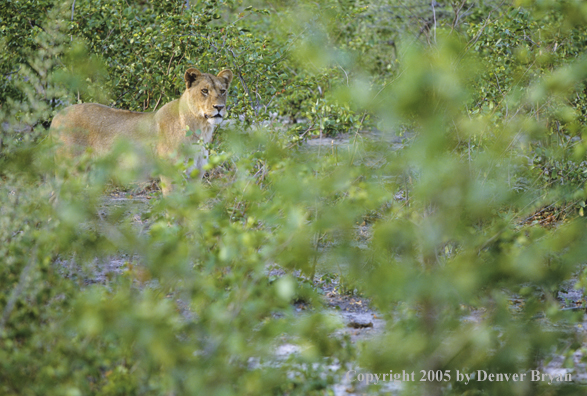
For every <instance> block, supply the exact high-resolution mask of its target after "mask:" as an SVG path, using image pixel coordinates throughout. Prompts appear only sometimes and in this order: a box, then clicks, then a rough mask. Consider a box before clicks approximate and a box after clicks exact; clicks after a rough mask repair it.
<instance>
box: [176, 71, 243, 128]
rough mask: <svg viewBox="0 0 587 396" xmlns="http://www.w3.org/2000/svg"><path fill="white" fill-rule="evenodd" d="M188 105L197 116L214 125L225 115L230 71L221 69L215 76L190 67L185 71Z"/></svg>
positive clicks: (230, 77) (230, 79)
mask: <svg viewBox="0 0 587 396" xmlns="http://www.w3.org/2000/svg"><path fill="white" fill-rule="evenodd" d="M184 78H185V85H186V91H187V92H186V94H187V99H188V105H189V108H190V111H192V112H193V113H194V114H195V115H196V116H197V117H200V118H205V119H206V120H207V121H208V123H209V124H211V125H216V124H219V123H221V122H222V120H223V119H224V117H225V116H226V97H227V95H228V88H229V86H230V82H231V81H232V72H231V71H230V70H222V71H221V72H220V73H218V75H217V76H214V75H212V74H208V73H202V72H200V71H199V70H198V69H194V68H190V69H188V70H187V71H186V72H185V76H184Z"/></svg>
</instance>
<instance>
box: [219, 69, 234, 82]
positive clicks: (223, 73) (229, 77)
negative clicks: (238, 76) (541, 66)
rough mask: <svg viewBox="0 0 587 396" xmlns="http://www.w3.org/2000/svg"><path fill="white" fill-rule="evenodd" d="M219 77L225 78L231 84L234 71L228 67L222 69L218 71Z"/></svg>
mask: <svg viewBox="0 0 587 396" xmlns="http://www.w3.org/2000/svg"><path fill="white" fill-rule="evenodd" d="M218 78H221V79H223V80H224V81H226V85H229V84H230V82H231V81H232V72H231V71H230V70H228V69H226V70H222V71H221V72H220V73H218Z"/></svg>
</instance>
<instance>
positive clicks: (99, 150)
mask: <svg viewBox="0 0 587 396" xmlns="http://www.w3.org/2000/svg"><path fill="white" fill-rule="evenodd" d="M184 79H185V84H186V90H185V91H184V93H183V94H182V95H181V97H180V98H179V99H177V100H174V101H172V102H169V103H167V104H166V105H165V106H163V107H161V108H160V109H159V110H157V111H156V112H153V113H140V112H136V111H128V110H118V109H113V108H111V107H107V106H104V105H101V104H96V103H83V104H76V105H72V106H69V107H66V108H65V109H63V110H61V111H60V112H59V113H57V114H56V115H55V117H54V118H53V121H52V122H51V128H52V129H55V130H57V131H58V133H59V139H60V140H61V141H62V142H63V143H64V149H65V151H68V152H69V154H76V152H79V151H80V150H81V151H83V150H85V149H86V148H87V147H91V148H92V149H93V152H94V153H95V154H97V155H100V154H105V153H106V152H108V151H109V150H110V148H111V147H112V144H113V142H114V141H115V140H116V138H117V137H125V138H128V139H130V140H134V141H143V142H144V141H147V142H149V141H152V142H153V143H154V147H155V150H156V153H157V155H159V156H162V157H165V156H168V155H169V154H171V153H173V152H174V151H176V150H177V149H178V148H179V146H180V145H181V144H182V143H188V142H198V141H199V140H200V139H201V142H202V144H206V143H209V142H210V141H211V140H212V134H213V132H214V128H215V126H216V125H217V124H219V123H221V122H222V120H223V118H224V116H225V115H226V96H227V92H228V87H229V85H230V82H231V81H232V72H231V71H230V70H223V71H221V72H220V73H218V75H217V76H214V75H212V74H208V73H202V72H200V71H199V70H197V69H194V68H190V69H188V70H187V71H186V72H185V75H184ZM188 131H191V132H188ZM207 162H208V152H207V151H206V150H205V149H204V148H203V147H202V149H201V151H200V154H199V155H198V157H197V158H195V159H194V168H197V169H199V170H200V176H201V175H202V173H203V172H202V167H203V166H204V165H205V164H206V163H207ZM192 170H193V168H192ZM161 179H162V180H161V181H162V182H163V183H162V184H163V186H162V191H163V193H164V194H166V193H167V192H169V190H170V188H171V183H169V181H167V180H166V179H165V178H161Z"/></svg>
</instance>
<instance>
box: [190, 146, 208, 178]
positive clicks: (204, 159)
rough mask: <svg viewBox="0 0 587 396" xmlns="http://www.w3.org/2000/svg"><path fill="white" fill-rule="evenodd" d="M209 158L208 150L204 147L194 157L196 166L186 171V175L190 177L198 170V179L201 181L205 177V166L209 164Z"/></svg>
mask: <svg viewBox="0 0 587 396" xmlns="http://www.w3.org/2000/svg"><path fill="white" fill-rule="evenodd" d="M208 156H209V153H208V150H207V149H206V148H205V147H202V148H201V149H200V150H199V153H197V154H196V155H195V157H194V164H193V165H192V166H190V167H189V168H188V169H186V174H187V175H188V177H190V176H191V175H192V172H194V171H195V170H196V169H197V170H198V171H199V172H198V176H196V177H198V178H200V179H201V178H202V177H203V176H204V172H205V171H204V166H205V165H206V164H207V163H208Z"/></svg>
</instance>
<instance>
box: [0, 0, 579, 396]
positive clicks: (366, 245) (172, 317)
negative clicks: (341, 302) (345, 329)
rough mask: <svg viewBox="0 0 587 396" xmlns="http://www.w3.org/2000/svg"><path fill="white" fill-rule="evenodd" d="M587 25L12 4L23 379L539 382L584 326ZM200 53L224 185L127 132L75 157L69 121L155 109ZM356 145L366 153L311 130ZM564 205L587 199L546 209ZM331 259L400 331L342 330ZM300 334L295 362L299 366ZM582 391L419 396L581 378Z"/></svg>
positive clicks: (354, 12)
mask: <svg viewBox="0 0 587 396" xmlns="http://www.w3.org/2000/svg"><path fill="white" fill-rule="evenodd" d="M586 22H587V10H586V8H585V6H584V4H583V3H582V2H579V1H572V0H566V1H562V2H561V1H540V2H536V3H535V2H531V1H520V2H516V3H510V2H502V1H499V2H498V1H481V0H479V1H472V2H464V1H446V2H420V1H392V0H385V1H372V0H364V1H359V2H351V1H345V0H321V1H317V2H316V1H302V2H298V3H295V4H291V3H290V2H285V1H278V2H265V1H260V0H259V1H255V2H251V3H250V4H244V3H243V2H240V1H236V0H225V1H221V0H218V1H197V2H196V1H192V2H186V1H171V0H170V1H165V2H163V1H160V2H149V1H136V2H128V1H119V0H108V1H106V0H99V1H85V0H82V1H80V0H78V1H75V2H61V1H56V0H47V1H44V0H43V1H37V0H35V1H33V0H5V1H4V2H3V3H2V4H0V32H2V34H1V36H0V49H1V51H0V73H1V74H2V77H3V78H2V80H0V257H2V265H1V266H0V288H1V290H3V292H2V293H0V366H1V368H2V369H1V370H0V393H1V394H3V395H171V394H174V395H183V394H203V395H265V394H267V395H275V394H287V395H321V394H331V392H332V388H331V385H332V384H334V383H335V382H340V381H341V378H342V376H344V373H345V371H346V370H347V369H348V367H355V366H356V367H360V368H361V369H363V370H366V371H367V372H373V373H388V372H389V370H394V372H401V370H406V371H409V372H411V371H415V372H417V373H419V371H420V370H434V371H436V370H443V371H444V370H450V371H451V373H453V375H454V373H456V370H460V371H461V372H462V371H467V372H468V373H471V372H474V371H475V370H486V371H487V372H493V373H519V372H524V371H526V370H530V369H536V368H537V367H539V366H540V364H542V363H543V362H544V361H545V359H546V360H548V359H550V358H551V357H552V356H555V355H556V356H563V357H565V358H566V361H565V367H567V368H569V369H573V365H574V363H573V360H572V356H573V353H574V352H575V351H576V350H578V349H580V347H581V345H582V337H583V335H582V334H581V333H579V332H576V331H575V330H574V328H573V325H575V324H578V323H581V322H582V319H583V317H582V314H581V313H580V312H574V311H563V310H560V302H559V301H558V300H557V298H556V297H557V291H558V290H559V289H560V287H561V284H562V283H563V282H565V281H567V280H569V279H572V278H573V279H575V280H577V285H579V286H584V285H585V284H586V283H587V278H585V276H584V275H580V276H579V275H578V274H579V273H580V270H581V268H582V267H581V266H582V264H584V258H585V257H587V240H586V239H587V234H586V233H585V220H584V217H583V207H584V206H585V199H586V198H587V196H586V195H587V190H586V189H585V175H586V169H585V162H584V156H585V153H586V151H587V146H586V144H585V141H584V139H583V133H584V128H585V114H586V112H585V109H586V106H587V102H586V96H585V95H586V93H585V85H584V80H585V77H586V73H587V63H586V62H587V60H586V58H585V57H584V50H585V38H586V32H585V28H584V26H586ZM190 65H195V66H196V67H198V68H199V69H201V70H203V71H211V72H217V71H218V70H221V69H224V68H231V69H232V70H233V71H234V72H235V77H236V78H235V82H234V83H233V87H231V92H230V95H229V105H230V109H229V111H230V116H231V117H232V118H233V119H239V117H241V121H239V122H236V123H235V124H233V125H232V126H231V127H230V128H223V129H222V130H220V131H219V132H218V133H217V137H216V139H215V142H214V144H213V146H212V147H211V158H210V166H209V169H208V170H209V177H208V178H206V179H205V181H204V182H200V181H194V180H184V179H183V178H182V177H181V170H182V169H183V168H185V164H183V163H181V162H179V163H177V164H169V163H162V162H160V161H159V160H158V159H156V158H152V157H151V156H149V155H148V154H147V153H145V152H143V151H141V150H140V149H139V148H137V147H133V146H132V145H129V144H125V143H124V142H121V143H120V144H119V145H117V146H116V147H115V148H114V149H113V152H112V153H111V154H110V155H108V156H106V157H104V158H100V159H92V158H90V156H89V155H84V156H82V157H81V158H76V159H74V160H68V159H63V158H58V157H55V150H54V149H55V147H54V143H53V142H52V139H51V136H50V135H49V133H48V131H47V127H48V125H49V123H50V120H51V118H52V116H53V115H54V114H55V112H56V111H58V110H59V109H61V108H62V107H64V106H66V105H68V104H72V103H76V102H78V101H81V102H88V101H96V102H101V103H105V104H108V105H114V106H116V107H121V108H127V109H131V110H139V111H153V110H155V109H157V108H159V107H160V106H161V105H163V104H164V103H166V102H168V101H169V100H172V99H175V98H176V97H178V96H179V95H180V93H181V91H182V89H183V85H184V84H183V82H182V81H183V80H182V75H183V71H184V70H185V69H186V68H187V67H188V66H190ZM275 117H278V119H277V121H275V120H274V121H275V122H274V123H272V124H271V123H265V124H261V123H262V122H264V121H267V120H270V119H272V118H275ZM279 117H280V118H279ZM286 121H292V123H285V122H286ZM366 131H371V133H365V132H366ZM337 134H344V135H343V136H346V137H348V138H349V142H348V144H347V145H334V144H331V145H326V146H320V147H318V148H317V147H314V146H309V145H305V144H304V143H303V142H304V141H305V140H306V139H307V138H308V137H310V136H311V135H337ZM402 139H403V140H402ZM390 141H393V142H399V141H401V142H402V143H401V144H398V143H396V144H395V145H394V144H391V143H390ZM161 173H163V174H167V175H168V176H170V177H174V178H176V180H177V182H178V188H177V189H176V191H175V192H174V193H173V194H171V195H170V196H168V197H165V198H163V197H159V196H155V199H150V200H142V201H139V202H136V201H132V200H127V201H125V202H127V204H126V205H118V204H116V201H114V200H113V199H112V198H111V197H108V195H107V194H105V191H111V190H112V185H113V184H114V185H117V186H128V185H129V184H131V183H133V182H136V181H144V180H146V179H149V176H151V177H152V176H153V175H158V174H161ZM113 202H114V204H113ZM547 204H548V205H552V206H554V207H557V206H563V205H565V206H566V207H570V208H571V211H572V212H571V215H570V216H568V217H567V220H565V221H564V222H560V223H558V224H556V226H555V227H551V228H546V227H542V226H540V225H537V224H530V223H529V222H527V221H524V219H527V218H528V217H529V216H530V215H531V214H532V213H533V211H535V210H536V209H539V208H541V207H542V206H544V205H547ZM362 223H364V227H366V228H367V229H368V231H367V234H368V236H367V237H362V236H361V235H359V234H360V233H359V231H360V229H358V227H357V225H358V224H362ZM115 262H117V263H120V262H122V263H123V264H122V265H119V267H120V271H119V273H116V272H114V273H110V274H109V275H107V276H101V275H98V274H97V273H101V272H103V271H104V268H108V267H109V266H112V263H115ZM275 265H277V266H279V267H281V268H283V269H285V270H286V271H285V272H286V275H284V276H281V277H275V276H270V275H268V272H269V269H270V268H273V266H275ZM317 266H318V267H317ZM295 270H301V275H299V276H298V275H297V272H295ZM316 271H317V272H318V273H324V272H330V273H332V272H337V273H338V276H339V278H340V281H341V283H342V286H341V288H343V289H345V290H358V291H360V292H362V293H364V294H365V295H366V296H368V297H369V298H370V299H371V302H372V304H373V307H374V308H375V309H377V311H378V312H379V313H380V314H381V315H383V317H384V318H385V319H386V321H387V325H386V329H385V332H384V333H383V334H381V335H379V336H376V337H373V338H371V339H369V340H364V341H362V342H360V343H359V344H351V343H350V342H349V340H348V338H345V337H343V336H339V335H336V334H338V333H337V330H339V329H340V327H341V326H342V325H343V323H342V321H341V319H340V318H339V317H338V316H336V315H332V314H331V313H328V312H327V311H325V310H323V309H322V296H321V295H320V290H319V289H317V288H315V287H314V285H313V282H308V277H311V276H313V275H314V274H315V272H316ZM516 300H519V301H522V303H517V304H514V303H513V301H516ZM293 301H305V302H307V303H309V304H310V305H311V308H312V309H310V310H308V311H306V312H303V313H298V312H297V311H296V309H295V308H294V306H292V302H293ZM543 315H544V316H546V318H547V320H539V318H540V317H541V316H543ZM286 344H293V345H296V346H297V347H298V349H297V350H298V352H297V353H294V354H291V355H289V356H288V357H286V358H283V357H279V356H276V350H277V349H278V348H279V347H280V346H283V345H286ZM573 373H575V372H573ZM567 385H568V386H548V385H546V384H544V383H532V382H529V381H528V382H523V383H511V382H471V383H469V384H467V385H465V384H464V383H462V382H456V381H452V382H428V383H416V384H407V385H406V386H405V387H404V388H403V391H404V392H405V393H406V394H412V393H413V394H428V395H439V394H455V395H456V394H468V395H472V394H494V393H497V392H502V393H505V394H518V395H537V394H549V395H551V394H580V392H582V391H583V390H582V388H581V387H580V386H573V384H567ZM360 391H361V392H364V393H367V392H369V393H370V392H372V393H374V394H377V392H379V391H380V389H379V388H377V387H373V388H368V389H361V390H360Z"/></svg>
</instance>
